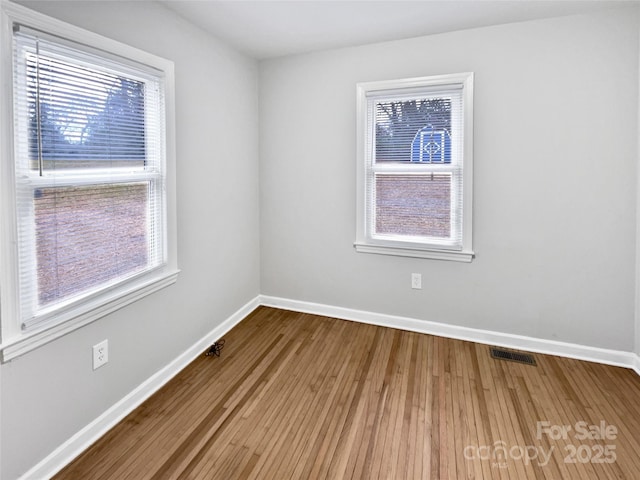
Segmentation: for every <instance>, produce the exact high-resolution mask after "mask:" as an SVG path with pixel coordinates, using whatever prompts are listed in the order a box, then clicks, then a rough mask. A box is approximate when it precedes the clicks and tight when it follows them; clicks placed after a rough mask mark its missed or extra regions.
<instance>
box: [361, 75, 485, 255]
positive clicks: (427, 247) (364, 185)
mask: <svg viewBox="0 0 640 480" xmlns="http://www.w3.org/2000/svg"><path fill="white" fill-rule="evenodd" d="M452 87H454V88H460V89H462V112H461V115H462V118H461V121H462V125H463V133H462V135H461V140H462V145H458V146H455V147H454V148H461V156H460V157H459V164H458V165H457V168H458V172H457V173H454V172H453V166H452V165H444V164H443V165H433V164H431V165H428V166H427V165H424V166H423V165H416V164H409V165H376V164H375V158H374V156H375V122H373V121H370V118H371V115H372V111H371V105H370V103H371V102H370V99H371V98H385V97H387V96H388V97H392V96H394V97H395V96H399V97H401V96H402V95H404V94H406V95H407V96H409V97H411V96H419V95H421V94H425V95H426V94H432V93H433V92H436V93H437V92H438V90H439V89H441V90H446V89H450V88H452ZM356 94H357V115H358V118H357V201H356V208H357V213H356V217H357V226H356V241H355V243H354V246H355V249H356V251H357V252H361V253H375V254H383V255H396V256H403V257H417V258H429V259H437V260H452V261H458V262H471V261H472V259H473V257H474V252H473V247H472V226H473V225H472V224H473V222H472V219H473V217H472V209H473V73H472V72H466V73H458V74H449V75H437V76H430V77H418V78H408V79H400V80H384V81H376V82H363V83H358V84H357V87H356ZM438 170H442V171H443V172H445V171H446V172H447V173H451V174H452V175H455V174H460V175H462V187H461V189H459V190H456V191H453V188H452V195H454V196H460V199H461V202H460V205H461V206H462V208H461V211H455V212H454V211H453V210H454V209H453V207H452V225H451V227H452V229H453V230H456V229H461V244H459V245H451V244H449V243H448V242H446V241H442V242H440V241H438V240H436V239H429V240H425V239H421V238H406V237H405V238H403V237H402V236H400V235H397V236H394V235H378V234H376V232H375V231H374V219H373V218H372V216H373V214H372V213H371V212H372V211H373V205H375V188H374V182H375V175H374V174H375V173H380V172H383V171H386V172H388V173H419V172H421V171H423V173H424V172H427V171H429V172H431V171H434V172H435V171H438ZM453 204H454V202H453V201H452V206H453Z"/></svg>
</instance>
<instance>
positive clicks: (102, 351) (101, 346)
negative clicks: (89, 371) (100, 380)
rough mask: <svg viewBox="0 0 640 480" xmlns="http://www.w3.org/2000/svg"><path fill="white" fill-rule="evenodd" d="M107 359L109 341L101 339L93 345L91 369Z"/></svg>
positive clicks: (98, 366) (96, 367) (99, 365)
mask: <svg viewBox="0 0 640 480" xmlns="http://www.w3.org/2000/svg"><path fill="white" fill-rule="evenodd" d="M108 361H109V341H108V340H103V341H101V342H100V343H97V344H96V345H94V346H93V369H94V370H96V369H98V368H100V367H101V366H103V365H104V364H105V363H107V362H108Z"/></svg>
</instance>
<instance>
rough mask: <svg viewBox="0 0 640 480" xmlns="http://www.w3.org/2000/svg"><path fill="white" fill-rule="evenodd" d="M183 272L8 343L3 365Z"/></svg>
mask: <svg viewBox="0 0 640 480" xmlns="http://www.w3.org/2000/svg"><path fill="white" fill-rule="evenodd" d="M179 272H180V271H179V270H172V271H168V272H163V273H161V274H159V275H157V276H155V277H153V278H152V279H150V280H148V281H146V282H144V283H136V284H135V285H133V286H130V287H129V288H128V289H126V290H124V291H123V290H116V291H114V292H113V293H112V294H111V295H110V296H108V297H107V298H105V297H101V299H100V301H99V302H96V304H95V305H89V306H86V308H85V309H84V310H83V312H82V313H80V314H79V315H77V316H75V317H73V318H72V319H70V320H68V321H65V322H62V323H59V324H56V325H53V326H48V327H43V328H42V329H40V330H35V331H33V332H27V333H24V334H22V335H19V336H15V337H13V338H9V339H7V341H6V342H3V343H2V344H1V345H0V352H1V354H2V362H3V363H4V362H7V361H9V360H11V359H13V358H16V357H19V356H20V355H24V354H25V353H27V352H30V351H32V350H35V349H36V348H38V347H41V346H42V345H44V344H46V343H49V342H51V341H53V340H55V339H57V338H60V337H62V336H63V335H66V334H68V333H70V332H72V331H74V330H77V329H78V328H80V327H82V326H84V325H87V324H89V323H91V322H93V321H94V320H97V319H99V318H101V317H104V316H106V315H108V314H110V313H112V312H115V311H116V310H119V309H120V308H122V307H124V306H126V305H129V304H130V303H133V302H135V301H137V300H140V299H141V298H144V297H146V296H147V295H150V294H152V293H154V292H157V291H158V290H161V289H163V288H165V287H168V286H169V285H172V284H174V283H175V282H176V280H177V278H178V273H179Z"/></svg>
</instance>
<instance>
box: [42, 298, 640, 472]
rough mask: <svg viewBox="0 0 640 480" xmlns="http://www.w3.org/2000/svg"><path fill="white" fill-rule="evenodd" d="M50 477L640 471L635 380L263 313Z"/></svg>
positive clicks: (627, 373) (619, 373) (554, 361)
mask: <svg viewBox="0 0 640 480" xmlns="http://www.w3.org/2000/svg"><path fill="white" fill-rule="evenodd" d="M225 341H226V343H225V346H224V349H223V350H222V352H221V356H220V357H215V356H211V357H206V356H204V354H203V355H202V356H201V357H199V358H198V359H196V360H195V361H194V362H192V363H191V364H190V365H189V366H188V367H187V368H186V369H185V370H183V371H182V372H181V373H180V374H179V375H177V376H176V377H175V378H174V379H173V380H171V381H170V382H169V383H168V384H167V385H166V386H165V387H164V388H162V389H161V390H160V391H159V392H157V393H156V394H155V395H154V396H152V397H151V398H150V399H149V400H148V401H146V402H145V403H144V404H143V405H141V406H140V407H139V408H138V409H136V410H135V411H134V412H133V413H132V414H131V415H129V416H128V417H127V418H126V419H124V420H123V421H122V422H121V423H119V424H118V425H117V426H116V427H114V428H113V429H112V430H111V431H110V432H109V433H107V434H106V435H105V436H104V437H103V438H102V439H100V440H99V441H98V442H97V443H95V444H94V445H93V446H92V447H90V448H89V449H88V450H87V451H85V452H84V453H83V454H82V455H81V456H80V457H78V458H77V459H76V460H75V461H74V462H73V463H71V464H70V465H68V466H67V467H66V468H65V469H64V470H63V471H61V472H60V473H59V474H58V475H57V476H56V477H55V478H56V479H58V480H62V479H73V480H77V479H83V480H88V479H91V480H93V479H118V480H120V479H178V478H193V479H225V480H230V479H241V478H242V479H245V478H246V479H250V478H255V479H277V480H282V479H325V478H326V479H342V478H350V479H393V480H395V479H464V478H477V479H494V478H495V479H528V478H535V479H554V480H555V479H571V478H576V479H590V478H597V479H610V478H626V479H637V478H640V455H639V452H640V377H638V376H637V375H636V374H635V373H634V372H633V371H631V370H628V369H624V368H617V367H610V366H604V365H599V364H595V363H589V362H583V361H577V360H571V359H566V358H560V357H554V356H547V355H538V354H536V355H535V359H536V361H537V366H530V365H522V364H518V363H515V362H509V361H504V360H495V359H493V358H491V356H490V354H489V347H488V346H486V345H480V344H474V343H470V342H463V341H458V340H450V339H445V338H440V337H434V336H429V335H423V334H417V333H411V332H405V331H400V330H393V329H389V328H382V327H375V326H371V325H364V324H358V323H353V322H347V321H342V320H336V319H331V318H326V317H318V316H314V315H307V314H300V313H294V312H288V311H283V310H277V309H271V308H266V307H260V308H259V309H258V310H256V311H255V312H254V313H252V314H251V315H250V316H249V317H248V318H246V319H245V320H244V321H243V322H241V323H240V324H239V325H238V326H236V327H235V328H234V329H233V330H232V331H231V332H229V333H228V334H227V335H226V336H225Z"/></svg>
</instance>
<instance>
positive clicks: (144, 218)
mask: <svg viewBox="0 0 640 480" xmlns="http://www.w3.org/2000/svg"><path fill="white" fill-rule="evenodd" d="M3 8H4V7H3ZM7 8H10V9H11V10H10V11H9V12H8V14H9V17H10V18H11V17H12V18H11V24H12V28H11V32H10V44H11V48H12V52H11V58H12V60H11V63H10V65H11V68H10V70H11V72H12V77H13V89H12V92H11V93H12V98H13V102H12V106H11V107H12V108H11V109H10V110H9V111H11V117H12V118H11V120H12V121H11V126H12V128H8V125H9V121H8V120H7V119H6V118H3V121H4V122H5V123H6V125H3V133H4V135H5V137H7V138H8V139H9V141H10V144H12V150H11V151H7V150H4V151H3V158H2V163H3V169H2V185H3V186H4V187H6V188H7V189H8V190H9V191H11V192H12V198H11V199H10V201H9V202H7V205H4V206H3V210H2V214H3V220H4V221H3V228H4V227H5V226H10V228H9V229H10V230H11V231H12V236H11V237H12V238H11V240H13V242H6V241H5V242H3V252H2V253H3V265H7V266H9V267H12V268H10V270H11V271H12V272H13V277H12V278H8V279H7V282H6V283H5V284H4V285H3V291H2V294H3V302H2V303H3V304H2V307H3V310H2V322H3V338H2V340H3V345H5V344H11V343H12V341H18V343H20V342H19V340H21V339H24V338H33V337H36V338H37V337H38V336H40V337H43V335H42V334H40V335H39V334H38V332H42V331H43V330H47V329H51V328H52V327H58V330H60V331H61V332H64V330H65V328H59V326H60V324H63V323H65V322H68V323H69V322H70V325H68V326H67V327H66V328H71V326H74V325H75V326H76V327H77V326H79V325H81V324H84V323H86V321H90V320H91V319H93V318H95V317H96V316H101V315H104V314H106V313H109V312H110V311H112V310H115V309H116V308H119V307H120V306H122V305H124V304H126V303H129V302H131V301H133V300H135V299H137V298H140V297H141V296H142V295H144V294H147V293H150V292H152V291H155V290H157V289H159V288H162V287H164V286H166V285H168V284H170V283H173V282H174V281H175V276H176V272H177V270H176V261H175V247H174V245H173V242H172V240H171V236H170V235H169V234H168V231H169V230H170V229H171V228H170V227H171V226H170V225H169V224H168V208H169V206H171V203H173V200H172V199H168V198H167V192H168V191H169V190H170V191H173V186H172V180H171V179H170V178H169V177H168V171H169V168H168V165H170V163H171V158H172V154H168V152H169V151H170V149H169V148H168V145H169V142H170V137H171V134H170V132H169V131H168V130H169V129H167V124H168V122H167V121H166V119H167V118H168V117H167V110H168V108H167V105H168V104H169V103H170V102H168V101H167V98H169V99H171V98H172V97H171V94H170V92H171V88H172V86H171V82H172V64H171V62H168V61H166V60H162V59H158V58H157V57H153V56H151V55H148V54H145V53H143V52H139V51H137V50H135V49H132V48H130V47H126V46H123V45H121V44H117V43H116V42H111V41H108V40H106V39H102V38H101V37H98V36H94V35H92V34H89V33H88V32H84V31H81V30H79V29H75V28H73V27H69V26H66V25H65V24H62V23H60V22H57V21H51V20H50V19H48V21H46V27H47V29H46V30H47V33H45V31H44V29H43V28H42V24H43V22H45V20H43V18H46V17H43V16H41V15H36V14H33V13H32V12H29V11H28V10H26V9H21V8H13V7H7ZM3 20H4V19H3ZM3 23H4V22H3ZM52 27H53V28H52ZM56 27H58V28H56ZM3 34H5V35H6V33H5V32H3ZM110 47H112V48H114V49H115V51H114V50H112V49H110ZM110 51H111V52H113V53H107V52H110ZM7 53H9V52H6V51H4V52H3V56H6V55H7ZM3 62H4V63H3V65H4V66H6V65H7V64H9V62H6V61H5V58H3ZM169 109H170V108H169ZM5 110H6V109H5ZM10 130H12V131H11V133H7V131H10ZM9 207H11V208H9ZM4 240H6V239H4ZM11 243H15V245H16V247H15V248H9V245H11ZM5 298H7V299H14V301H9V302H7V305H6V306H5V302H4V300H5ZM8 318H14V319H15V320H14V322H15V323H17V324H18V325H17V326H16V325H13V324H12V323H14V322H10V321H9V320H8ZM7 332H8V333H13V335H7ZM48 336H50V334H49V335H48ZM7 337H9V338H7ZM36 343H37V342H36ZM20 348H22V347H20ZM7 350H8V351H9V353H8V352H7ZM11 351H12V349H11V348H9V349H4V351H3V356H4V358H7V357H10V356H11Z"/></svg>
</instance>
